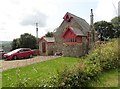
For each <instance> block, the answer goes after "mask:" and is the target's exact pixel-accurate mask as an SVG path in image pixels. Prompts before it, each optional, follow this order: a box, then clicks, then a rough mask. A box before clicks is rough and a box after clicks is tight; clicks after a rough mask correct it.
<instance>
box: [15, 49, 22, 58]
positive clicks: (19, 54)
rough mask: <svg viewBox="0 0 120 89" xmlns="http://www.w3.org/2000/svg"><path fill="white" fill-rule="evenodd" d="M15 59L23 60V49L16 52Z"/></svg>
mask: <svg viewBox="0 0 120 89" xmlns="http://www.w3.org/2000/svg"><path fill="white" fill-rule="evenodd" d="M17 57H18V58H24V50H23V49H21V50H19V51H18V52H17Z"/></svg>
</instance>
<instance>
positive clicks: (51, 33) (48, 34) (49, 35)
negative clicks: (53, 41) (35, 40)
mask: <svg viewBox="0 0 120 89" xmlns="http://www.w3.org/2000/svg"><path fill="white" fill-rule="evenodd" d="M45 36H46V37H53V32H47V34H45Z"/></svg>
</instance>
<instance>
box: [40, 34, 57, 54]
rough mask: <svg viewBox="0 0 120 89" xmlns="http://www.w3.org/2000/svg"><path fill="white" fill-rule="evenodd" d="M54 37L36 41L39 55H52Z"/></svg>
mask: <svg viewBox="0 0 120 89" xmlns="http://www.w3.org/2000/svg"><path fill="white" fill-rule="evenodd" d="M54 42H55V39H54V37H45V36H43V37H41V38H40V40H39V41H38V44H39V50H40V55H44V56H45V55H53V51H54Z"/></svg>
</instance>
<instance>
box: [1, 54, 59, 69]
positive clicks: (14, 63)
mask: <svg viewBox="0 0 120 89" xmlns="http://www.w3.org/2000/svg"><path fill="white" fill-rule="evenodd" d="M57 57H58V56H35V57H33V58H29V59H19V60H11V61H4V60H0V71H2V70H7V69H11V68H17V67H21V66H26V65H30V64H33V63H37V62H41V61H46V60H50V59H54V58H57Z"/></svg>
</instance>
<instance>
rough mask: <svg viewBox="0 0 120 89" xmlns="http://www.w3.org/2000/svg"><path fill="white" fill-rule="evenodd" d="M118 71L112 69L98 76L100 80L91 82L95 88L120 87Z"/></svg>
mask: <svg viewBox="0 0 120 89" xmlns="http://www.w3.org/2000/svg"><path fill="white" fill-rule="evenodd" d="M118 75H119V74H118V69H112V70H108V71H105V72H103V73H102V74H100V75H98V76H99V77H98V78H99V79H97V80H96V81H93V82H91V85H90V86H93V87H118Z"/></svg>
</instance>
